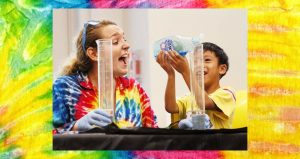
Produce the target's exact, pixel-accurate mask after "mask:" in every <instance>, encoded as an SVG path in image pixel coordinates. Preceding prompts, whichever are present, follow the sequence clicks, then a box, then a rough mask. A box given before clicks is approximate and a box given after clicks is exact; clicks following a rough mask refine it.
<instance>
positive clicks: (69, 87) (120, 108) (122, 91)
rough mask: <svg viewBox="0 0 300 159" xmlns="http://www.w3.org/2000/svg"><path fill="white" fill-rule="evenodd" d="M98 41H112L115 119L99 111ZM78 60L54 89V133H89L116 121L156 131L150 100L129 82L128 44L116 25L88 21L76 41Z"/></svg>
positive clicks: (120, 123) (136, 84)
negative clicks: (153, 128)
mask: <svg viewBox="0 0 300 159" xmlns="http://www.w3.org/2000/svg"><path fill="white" fill-rule="evenodd" d="M97 39H112V52H113V55H112V56H113V77H114V79H115V80H114V89H115V96H114V97H115V103H116V105H115V117H114V119H112V117H111V115H109V114H108V113H107V112H105V111H103V110H101V106H100V109H97V108H98V104H97V99H98V98H97V96H98V93H97V88H98V82H97V81H98V76H97V71H98V64H97V44H96V42H95V41H96V40H97ZM76 45H77V57H76V59H75V60H74V61H73V63H72V64H71V65H70V66H68V67H65V69H64V71H63V76H61V77H59V78H58V79H57V80H56V81H55V82H54V85H53V125H54V128H55V133H63V132H65V131H70V130H72V131H86V130H89V129H91V128H93V127H94V126H99V127H104V126H106V125H108V124H110V123H112V121H114V122H115V123H116V124H117V125H118V126H119V127H120V128H123V127H157V123H156V117H155V115H154V113H153V111H152V109H151V107H150V100H149V97H148V96H147V94H146V93H145V91H144V89H143V88H142V87H141V86H140V84H139V83H138V82H137V81H136V80H134V79H130V78H127V77H126V76H125V75H126V73H127V72H128V69H127V64H128V56H129V52H128V49H129V47H130V46H129V44H128V43H127V41H126V39H125V37H124V32H123V30H122V29H121V28H120V27H119V26H117V25H116V24H115V23H114V22H111V21H108V20H103V21H101V22H97V21H89V22H88V23H85V25H84V29H83V31H81V33H80V35H79V37H78V39H77V44H76Z"/></svg>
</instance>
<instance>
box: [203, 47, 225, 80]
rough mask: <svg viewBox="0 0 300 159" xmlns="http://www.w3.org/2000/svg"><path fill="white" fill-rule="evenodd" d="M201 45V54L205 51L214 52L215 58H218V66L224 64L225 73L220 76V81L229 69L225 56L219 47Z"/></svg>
mask: <svg viewBox="0 0 300 159" xmlns="http://www.w3.org/2000/svg"><path fill="white" fill-rule="evenodd" d="M202 44H203V52H205V51H211V52H214V53H215V55H216V57H217V58H218V61H219V65H221V64H225V65H226V66H227V70H226V72H225V73H224V74H223V75H221V77H220V79H221V78H222V77H223V76H224V75H225V74H226V73H227V71H228V69H229V62H228V56H227V54H226V53H225V51H224V50H223V49H222V48H221V47H219V46H218V45H216V44H214V43H210V42H204V43H202Z"/></svg>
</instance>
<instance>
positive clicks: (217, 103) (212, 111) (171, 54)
mask: <svg viewBox="0 0 300 159" xmlns="http://www.w3.org/2000/svg"><path fill="white" fill-rule="evenodd" d="M203 51H204V53H203V54H204V58H203V59H204V88H205V109H206V113H207V114H208V116H209V117H210V120H211V122H212V124H213V127H214V128H215V129H220V128H230V127H231V123H232V118H233V114H234V109H235V101H236V99H235V95H234V93H233V91H231V90H230V89H228V88H221V87H220V83H219V81H220V79H221V78H222V77H223V76H224V75H225V74H226V72H227V71H228V68H229V63H228V57H227V55H226V53H225V52H224V51H223V49H222V48H220V47H219V46H217V45H215V44H213V43H209V42H205V43H203ZM156 61H157V63H159V64H160V66H161V67H162V68H163V69H164V70H165V71H166V72H167V74H168V82H167V87H166V91H165V109H166V110H167V112H169V113H171V114H172V118H173V121H178V120H181V119H184V118H186V112H188V111H190V109H191V100H190V97H191V96H190V95H187V96H184V97H181V98H179V99H178V100H176V95H175V71H174V69H175V70H176V71H177V72H179V73H180V74H181V75H182V77H183V79H184V80H185V83H186V84H187V86H188V87H189V88H190V69H189V65H188V61H187V59H186V58H185V57H182V56H180V55H179V54H178V53H177V52H176V51H174V50H171V51H168V52H167V53H163V52H162V51H161V52H160V53H159V54H158V56H157V59H156ZM174 118H179V119H175V120H174ZM185 122H187V121H185ZM186 125H190V124H189V123H187V124H186Z"/></svg>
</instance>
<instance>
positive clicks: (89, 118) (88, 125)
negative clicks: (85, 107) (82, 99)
mask: <svg viewBox="0 0 300 159" xmlns="http://www.w3.org/2000/svg"><path fill="white" fill-rule="evenodd" d="M110 123H112V117H111V116H110V115H109V114H108V113H106V112H105V111H103V110H101V109H95V110H93V111H91V112H89V113H88V114H86V115H85V116H83V117H82V118H80V119H79V120H78V121H77V122H76V124H75V125H74V129H76V130H77V131H87V130H89V129H92V128H93V127H95V126H99V127H104V126H106V125H108V124H110Z"/></svg>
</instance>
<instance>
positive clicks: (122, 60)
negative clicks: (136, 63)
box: [119, 54, 128, 65]
mask: <svg viewBox="0 0 300 159" xmlns="http://www.w3.org/2000/svg"><path fill="white" fill-rule="evenodd" d="M119 61H120V62H123V63H124V64H125V65H127V64H128V54H123V55H122V56H121V57H119Z"/></svg>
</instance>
